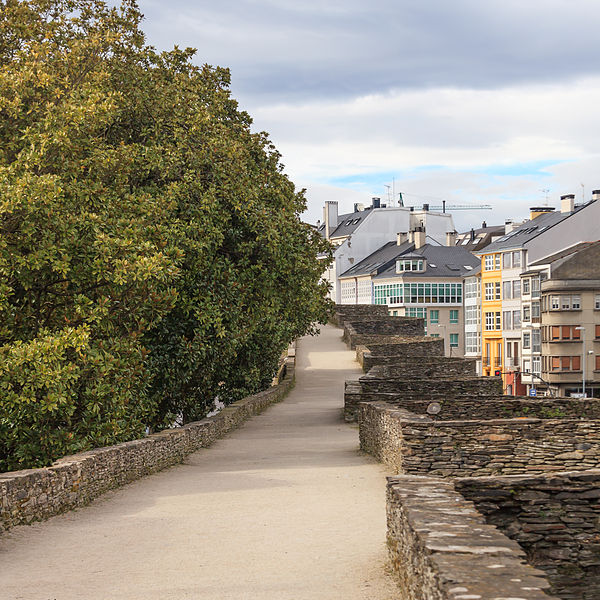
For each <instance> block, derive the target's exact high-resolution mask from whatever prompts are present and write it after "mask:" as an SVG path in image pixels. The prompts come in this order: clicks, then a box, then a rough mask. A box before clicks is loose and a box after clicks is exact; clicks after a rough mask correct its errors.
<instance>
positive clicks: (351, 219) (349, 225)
mask: <svg viewBox="0 0 600 600" xmlns="http://www.w3.org/2000/svg"><path fill="white" fill-rule="evenodd" d="M370 214H371V211H370V210H361V211H358V212H353V213H347V214H345V215H338V224H337V227H335V228H334V229H332V230H331V232H330V233H329V237H330V238H338V237H344V236H346V235H350V234H351V233H353V232H354V230H355V229H356V228H357V227H358V226H359V225H360V224H361V223H362V222H363V221H364V220H365V219H366V218H367V217H368V216H369V215H370ZM318 231H319V233H320V234H321V235H322V236H323V237H325V223H321V225H320V226H319V229H318Z"/></svg>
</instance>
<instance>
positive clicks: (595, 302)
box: [594, 294, 600, 310]
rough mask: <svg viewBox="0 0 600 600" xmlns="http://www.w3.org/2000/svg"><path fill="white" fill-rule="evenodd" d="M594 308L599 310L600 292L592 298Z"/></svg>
mask: <svg viewBox="0 0 600 600" xmlns="http://www.w3.org/2000/svg"><path fill="white" fill-rule="evenodd" d="M594 308H595V309H596V310H600V294H596V298H595V299H594Z"/></svg>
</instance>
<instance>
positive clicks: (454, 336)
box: [450, 333, 458, 348]
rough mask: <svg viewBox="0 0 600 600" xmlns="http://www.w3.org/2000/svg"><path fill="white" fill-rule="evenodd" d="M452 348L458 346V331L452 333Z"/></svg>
mask: <svg viewBox="0 0 600 600" xmlns="http://www.w3.org/2000/svg"><path fill="white" fill-rule="evenodd" d="M450 348H458V333H451V334H450Z"/></svg>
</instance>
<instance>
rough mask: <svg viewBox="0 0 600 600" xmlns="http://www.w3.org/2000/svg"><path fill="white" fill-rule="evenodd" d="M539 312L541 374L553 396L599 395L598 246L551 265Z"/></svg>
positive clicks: (599, 289)
mask: <svg viewBox="0 0 600 600" xmlns="http://www.w3.org/2000/svg"><path fill="white" fill-rule="evenodd" d="M541 310H542V318H541V331H542V334H541V335H542V367H541V372H542V378H543V379H544V380H545V382H546V383H547V385H548V386H549V388H550V391H551V393H552V395H557V396H572V395H583V394H585V395H587V396H595V397H600V242H596V243H593V244H590V245H589V246H587V247H585V248H583V249H580V250H579V251H577V252H574V253H572V254H570V255H567V256H564V257H562V258H559V259H557V260H555V261H553V262H552V263H551V264H550V266H549V269H548V278H547V279H546V280H545V281H544V282H543V283H542V284H541ZM584 382H585V383H584ZM584 388H585V389H584Z"/></svg>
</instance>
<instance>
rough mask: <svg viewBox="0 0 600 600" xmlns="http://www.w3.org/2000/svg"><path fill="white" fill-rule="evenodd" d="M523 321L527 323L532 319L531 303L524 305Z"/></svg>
mask: <svg viewBox="0 0 600 600" xmlns="http://www.w3.org/2000/svg"><path fill="white" fill-rule="evenodd" d="M523 321H525V322H526V323H527V322H529V321H531V306H530V305H529V304H526V305H525V306H523Z"/></svg>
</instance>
